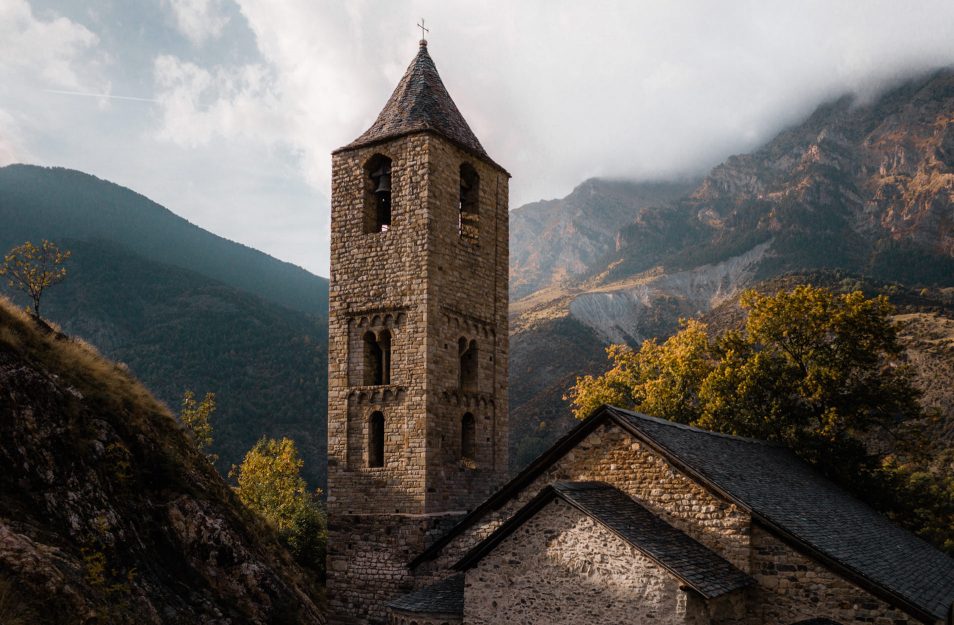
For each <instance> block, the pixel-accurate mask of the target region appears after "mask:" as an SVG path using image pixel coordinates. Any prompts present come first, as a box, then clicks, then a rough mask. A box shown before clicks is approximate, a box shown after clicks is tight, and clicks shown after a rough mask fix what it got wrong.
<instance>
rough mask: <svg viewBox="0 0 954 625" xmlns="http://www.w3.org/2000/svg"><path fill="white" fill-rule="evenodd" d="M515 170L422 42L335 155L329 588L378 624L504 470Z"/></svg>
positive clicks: (350, 618) (345, 617)
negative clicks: (368, 118) (438, 542)
mask: <svg viewBox="0 0 954 625" xmlns="http://www.w3.org/2000/svg"><path fill="white" fill-rule="evenodd" d="M509 178H510V176H509V174H508V173H507V172H506V171H505V170H504V169H503V168H501V167H500V166H499V165H497V164H496V163H495V162H494V161H493V160H491V159H490V157H489V156H488V155H487V153H486V152H485V151H484V149H483V147H482V146H481V145H480V142H479V141H478V140H477V138H476V137H475V136H474V134H473V132H471V130H470V128H469V127H468V125H467V122H466V121H464V118H463V116H462V115H461V114H460V111H458V110H457V106H456V105H455V104H454V102H453V100H451V98H450V95H449V94H448V93H447V90H446V89H445V88H444V84H443V83H442V82H441V79H440V76H439V75H438V73H437V68H436V67H435V66H434V62H433V61H432V60H431V57H430V55H429V54H428V52H427V42H426V41H421V45H420V50H419V51H418V54H417V56H416V57H415V58H414V60H413V61H412V62H411V65H410V67H408V69H407V72H406V73H405V74H404V77H403V78H402V79H401V82H400V83H399V84H398V86H397V88H396V89H395V90H394V93H393V94H392V95H391V98H390V99H389V100H388V102H387V104H386V105H385V107H384V109H383V110H382V111H381V113H380V115H379V116H378V118H377V120H376V121H375V122H374V124H373V125H372V126H371V127H370V128H369V129H368V130H367V131H366V132H365V133H364V134H362V135H361V136H360V137H358V138H357V139H356V140H355V141H354V142H352V143H350V144H349V145H347V146H345V147H343V148H340V149H339V150H336V151H335V152H334V154H333V159H332V200H331V284H330V315H329V347H328V515H329V539H328V545H329V551H328V597H329V603H330V608H331V612H332V619H333V621H334V620H337V621H338V622H346V623H376V622H382V621H383V620H384V617H385V608H384V606H385V604H386V603H387V602H388V601H389V600H391V599H393V598H395V597H396V596H398V595H399V594H401V593H403V592H406V591H408V590H411V589H412V588H413V587H414V579H413V578H412V576H411V574H410V572H409V570H408V568H407V566H406V565H407V563H408V562H409V561H410V560H411V559H412V558H414V556H415V555H417V554H418V553H420V552H421V551H422V550H423V549H424V548H425V547H426V546H427V545H428V542H429V541H430V540H433V539H434V538H436V537H437V535H438V534H439V533H440V532H441V531H442V530H443V529H445V528H447V527H449V526H450V525H452V524H453V523H454V522H455V521H456V520H458V519H459V518H460V517H461V516H462V515H463V514H464V513H465V512H466V511H467V510H469V509H472V508H473V507H474V506H475V505H477V504H478V503H479V502H480V501H482V499H483V498H484V497H485V496H486V495H488V494H489V492H490V490H491V489H492V488H493V487H495V486H497V485H499V484H500V483H501V482H502V480H503V478H504V477H505V476H506V472H507V272H508V267H507V244H508V227H507V208H508V207H507V198H508V189H507V186H508V181H509Z"/></svg>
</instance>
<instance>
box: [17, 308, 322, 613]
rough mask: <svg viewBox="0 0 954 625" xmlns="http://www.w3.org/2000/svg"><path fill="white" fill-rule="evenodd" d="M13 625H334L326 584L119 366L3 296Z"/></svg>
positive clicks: (164, 410)
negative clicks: (324, 595) (322, 594)
mask: <svg viewBox="0 0 954 625" xmlns="http://www.w3.org/2000/svg"><path fill="white" fill-rule="evenodd" d="M0 589H2V590H3V592H2V593H0V594H2V595H3V596H2V605H0V610H2V618H3V619H4V622H7V623H11V624H12V623H31V624H32V623H41V624H42V623H64V624H66V623H69V624H73V623H117V624H126V623H128V624H137V625H138V624H142V623H156V624H160V623H162V624H178V623H181V624H186V623H189V624H192V623H215V624H218V625H226V624H231V625H238V624H240V623H274V624H279V623H288V624H291V623H316V624H317V623H323V622H324V617H323V614H322V611H321V609H320V608H319V606H318V605H317V604H316V603H315V600H314V598H313V597H317V596H318V595H317V593H316V589H315V587H314V586H313V583H312V582H311V581H310V580H309V578H308V577H307V576H306V575H305V574H304V573H303V572H302V571H301V569H299V568H298V567H297V565H295V564H294V563H293V561H292V560H291V558H290V556H288V554H287V553H286V552H285V550H284V549H283V548H282V547H281V546H280V545H279V543H278V542H277V541H276V540H275V539H274V538H273V535H272V533H271V531H270V530H268V529H267V528H265V527H264V526H263V525H262V524H261V522H260V521H258V520H257V519H256V518H254V517H253V516H252V514H251V513H250V512H249V511H248V510H246V509H245V508H243V507H242V506H241V505H240V504H239V503H238V501H237V499H236V498H235V496H234V495H233V494H232V492H231V490H230V489H229V487H228V486H227V485H226V484H225V482H224V481H223V480H222V479H221V478H220V477H219V475H218V474H217V473H216V472H215V470H214V469H213V467H212V466H211V465H210V464H209V463H208V462H207V461H206V459H205V458H204V457H203V456H202V455H201V454H199V453H198V452H197V451H196V450H195V449H194V447H193V446H192V444H191V442H190V441H189V440H188V438H187V436H186V435H185V433H184V432H183V431H182V430H181V428H180V427H179V425H178V424H177V423H176V421H175V420H174V419H173V417H172V416H171V415H170V414H169V412H168V411H167V410H166V409H165V408H164V407H163V406H162V404H160V403H159V402H158V401H156V400H155V399H154V398H153V397H152V396H151V395H150V394H149V392H148V391H146V390H145V389H144V388H143V387H142V386H141V385H140V384H139V383H138V382H137V381H136V380H135V379H134V378H133V377H132V376H130V375H129V373H128V372H127V371H126V370H125V369H124V368H123V367H122V366H120V365H116V364H114V363H111V362H109V361H107V360H105V359H103V358H101V357H99V356H98V355H97V354H96V353H95V352H94V351H93V350H92V349H90V348H89V347H88V346H86V345H85V344H83V343H81V342H77V341H74V340H72V339H69V338H67V337H65V336H63V335H59V336H58V335H55V334H51V333H49V332H43V331H40V330H38V327H37V326H36V324H35V323H34V322H33V321H32V320H30V319H28V318H27V317H26V316H25V315H23V314H22V313H20V312H18V311H16V310H14V309H13V307H12V306H11V305H10V304H9V303H7V302H2V301H0Z"/></svg>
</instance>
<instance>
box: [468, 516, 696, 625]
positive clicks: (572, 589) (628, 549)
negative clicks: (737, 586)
mask: <svg viewBox="0 0 954 625" xmlns="http://www.w3.org/2000/svg"><path fill="white" fill-rule="evenodd" d="M680 584H681V582H680V581H679V580H678V579H677V578H676V577H674V576H672V575H671V574H670V573H669V572H668V571H666V570H665V569H663V568H662V567H661V566H659V565H657V564H656V563H654V562H653V561H652V560H650V559H649V558H647V557H645V556H644V555H642V553H640V552H639V551H638V550H637V549H635V548H633V547H632V546H631V545H630V544H628V543H626V542H625V541H623V540H622V539H620V538H619V537H618V536H616V535H615V534H613V533H612V532H610V531H609V530H607V529H606V528H605V527H603V525H601V524H600V523H598V522H596V521H594V520H592V519H591V518H590V517H588V516H586V515H585V514H583V513H582V512H580V511H579V510H577V509H576V508H573V507H572V506H570V505H568V504H566V503H565V502H563V501H561V500H559V499H557V500H554V501H553V502H551V503H549V504H547V505H546V506H545V507H544V508H543V509H542V510H540V511H539V512H537V514H535V515H534V516H533V517H532V518H531V519H529V520H528V521H526V522H525V523H524V524H523V525H522V526H521V527H520V528H518V529H517V530H516V531H515V532H514V533H513V534H511V535H510V536H509V537H507V538H506V539H504V540H503V542H501V543H500V544H499V545H497V547H496V548H495V549H494V550H493V551H492V552H491V553H490V554H488V555H486V556H484V558H483V559H482V560H481V561H480V562H479V563H478V564H477V566H476V567H474V568H472V569H470V570H469V571H467V577H466V582H465V592H464V597H465V599H464V623H465V624H466V625H497V624H509V623H541V624H547V625H551V624H552V625H559V624H562V623H566V624H567V625H578V624H579V623H646V622H652V623H655V624H656V625H668V624H676V623H691V624H699V625H702V624H703V623H708V620H707V616H706V609H705V605H704V603H703V601H702V600H701V599H699V598H697V597H696V596H693V595H691V594H690V593H687V592H685V591H682V590H680V589H679V587H680Z"/></svg>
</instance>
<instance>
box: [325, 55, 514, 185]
mask: <svg viewBox="0 0 954 625" xmlns="http://www.w3.org/2000/svg"><path fill="white" fill-rule="evenodd" d="M423 131H430V132H434V133H437V134H439V135H441V136H442V137H444V138H446V139H449V140H450V141H452V142H453V143H455V144H457V145H458V146H460V147H461V148H463V149H464V150H466V151H468V152H471V153H472V154H474V155H476V156H478V157H480V158H482V159H485V160H487V161H488V162H490V163H492V164H494V165H495V166H497V167H500V166H499V165H497V164H496V163H494V162H493V161H492V160H491V159H490V157H489V156H488V155H487V152H486V151H485V150H484V148H483V146H482V145H480V141H478V140H477V137H476V136H475V135H474V133H473V131H472V130H471V129H470V126H468V125H467V122H466V121H465V120H464V116H463V115H461V113H460V111H459V110H458V108H457V105H456V104H454V100H453V99H451V97H450V94H449V93H447V88H446V87H444V82H443V81H442V80H441V77H440V75H439V74H438V73H437V66H435V65H434V61H433V60H432V59H431V56H430V54H428V53H427V43H426V42H425V41H421V46H420V50H419V51H418V53H417V56H416V57H414V60H413V61H411V64H410V65H409V66H408V68H407V71H406V72H405V73H404V77H403V78H401V81H400V82H399V83H398V85H397V87H395V89H394V93H392V94H391V97H390V98H389V99H388V101H387V104H385V105H384V108H383V109H382V110H381V112H380V113H379V114H378V118H377V119H376V120H375V122H374V123H373V124H371V127H370V128H368V129H367V130H366V131H364V133H362V134H361V136H360V137H358V138H357V139H355V140H354V141H352V142H351V143H349V144H348V145H346V146H344V147H343V148H340V149H341V150H350V149H354V148H359V147H363V146H367V145H371V144H374V143H378V142H381V141H385V140H387V139H393V138H396V137H400V136H403V135H407V134H411V133H414V132H423ZM501 169H502V168H501Z"/></svg>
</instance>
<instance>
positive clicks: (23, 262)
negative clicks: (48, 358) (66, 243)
mask: <svg viewBox="0 0 954 625" xmlns="http://www.w3.org/2000/svg"><path fill="white" fill-rule="evenodd" d="M69 257H70V251H69V250H60V248H59V247H58V246H57V245H56V244H55V243H53V242H52V241H47V240H46V239H44V240H43V242H42V243H41V244H40V246H39V247H37V246H36V245H34V244H33V243H31V242H30V241H27V242H26V243H24V244H23V245H18V246H17V247H14V248H13V249H11V250H10V251H9V252H7V254H6V256H4V257H3V264H2V266H0V276H4V277H6V279H7V285H8V286H9V287H10V288H11V289H16V290H18V291H22V292H24V293H26V294H27V295H29V296H30V299H32V300H33V314H34V315H35V316H36V318H37V319H39V318H40V298H41V297H42V296H43V293H44V292H45V291H46V290H47V289H48V288H50V287H51V286H53V285H54V284H56V283H58V282H61V281H62V280H63V279H64V278H65V277H66V267H64V264H65V263H66V261H67V259H69Z"/></svg>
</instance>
